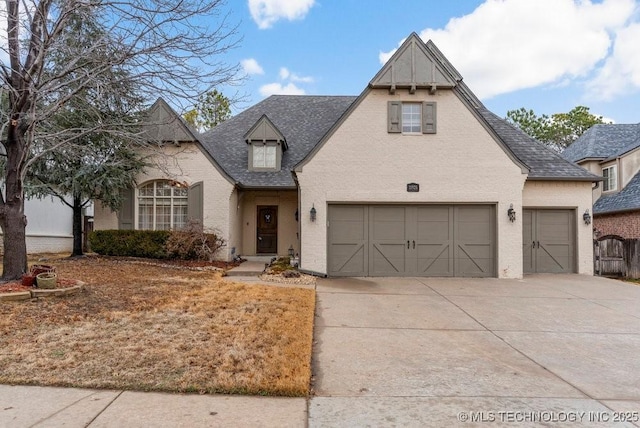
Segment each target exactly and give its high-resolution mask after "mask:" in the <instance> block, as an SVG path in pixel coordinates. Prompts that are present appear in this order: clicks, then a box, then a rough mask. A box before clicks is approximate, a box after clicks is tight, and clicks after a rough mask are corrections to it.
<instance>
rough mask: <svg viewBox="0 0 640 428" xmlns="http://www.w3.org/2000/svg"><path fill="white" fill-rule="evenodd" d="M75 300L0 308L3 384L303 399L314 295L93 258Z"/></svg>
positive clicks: (79, 269) (83, 265) (81, 272)
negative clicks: (283, 396) (81, 288)
mask: <svg viewBox="0 0 640 428" xmlns="http://www.w3.org/2000/svg"><path fill="white" fill-rule="evenodd" d="M53 264H54V266H55V267H56V268H57V271H58V275H59V276H61V277H65V278H74V279H79V280H82V281H84V282H86V283H87V285H86V286H85V289H84V290H83V291H82V292H80V293H79V294H76V295H73V296H66V297H60V298H57V297H51V298H42V299H37V300H31V301H24V302H0V383H8V384H32V385H56V386H74V387H87V388H110V389H129V390H144V391H150V390H154V391H172V392H197V393H240V394H266V395H286V396H304V395H306V394H307V393H308V390H309V381H310V376H311V367H310V363H311V346H312V334H313V313H314V308H315V293H314V291H313V290H308V289H299V288H280V287H275V286H259V285H248V284H241V283H228V282H223V281H222V280H221V278H220V275H219V274H218V273H214V272H211V271H191V270H185V269H178V268H171V267H159V266H153V265H146V264H139V263H131V262H129V261H123V260H114V259H108V258H101V257H89V258H84V259H80V260H55V261H54V262H53Z"/></svg>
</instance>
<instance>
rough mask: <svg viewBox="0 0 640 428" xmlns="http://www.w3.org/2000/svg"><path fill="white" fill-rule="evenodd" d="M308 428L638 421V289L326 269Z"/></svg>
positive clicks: (603, 282)
mask: <svg viewBox="0 0 640 428" xmlns="http://www.w3.org/2000/svg"><path fill="white" fill-rule="evenodd" d="M317 296H318V304H317V315H316V316H317V318H316V331H315V348H314V364H313V369H314V380H313V390H314V391H313V392H314V395H313V397H312V398H311V400H310V401H309V426H310V427H324V426H350V427H351V426H475V425H478V424H482V423H485V422H492V423H494V424H497V425H505V426H509V425H511V426H513V424H514V423H518V424H519V426H536V425H549V424H557V423H561V424H562V425H563V426H567V425H568V426H571V425H574V426H584V425H589V426H640V422H638V421H639V419H640V287H638V286H635V285H630V284H626V283H623V282H620V281H615V280H610V279H605V278H598V277H589V276H583V275H533V276H526V277H525V278H524V279H522V280H498V279H460V278H451V279H448V278H447V279H443V278H345V279H324V280H320V281H319V282H318V285H317Z"/></svg>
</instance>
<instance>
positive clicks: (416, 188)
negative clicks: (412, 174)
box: [407, 183, 420, 192]
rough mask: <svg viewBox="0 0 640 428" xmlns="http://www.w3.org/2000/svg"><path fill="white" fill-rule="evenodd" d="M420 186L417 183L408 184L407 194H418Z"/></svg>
mask: <svg viewBox="0 0 640 428" xmlns="http://www.w3.org/2000/svg"><path fill="white" fill-rule="evenodd" d="M419 191H420V185H419V184H418V183H409V184H407V192H419Z"/></svg>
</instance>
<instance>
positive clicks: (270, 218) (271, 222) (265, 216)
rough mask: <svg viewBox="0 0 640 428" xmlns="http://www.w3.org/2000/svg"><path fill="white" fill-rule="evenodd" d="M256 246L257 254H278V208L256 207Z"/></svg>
mask: <svg viewBox="0 0 640 428" xmlns="http://www.w3.org/2000/svg"><path fill="white" fill-rule="evenodd" d="M256 224H257V232H258V233H257V241H258V242H257V244H256V253H258V254H277V253H278V207H277V206H258V221H257V222H256Z"/></svg>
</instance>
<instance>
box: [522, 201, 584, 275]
mask: <svg viewBox="0 0 640 428" xmlns="http://www.w3.org/2000/svg"><path fill="white" fill-rule="evenodd" d="M522 215H523V225H522V234H523V236H522V254H523V258H524V261H523V270H524V273H573V272H575V257H576V256H575V242H576V237H575V211H574V210H545V209H525V210H523V213H522Z"/></svg>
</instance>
